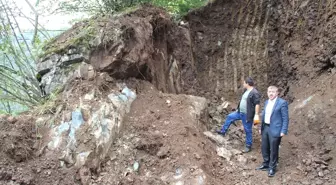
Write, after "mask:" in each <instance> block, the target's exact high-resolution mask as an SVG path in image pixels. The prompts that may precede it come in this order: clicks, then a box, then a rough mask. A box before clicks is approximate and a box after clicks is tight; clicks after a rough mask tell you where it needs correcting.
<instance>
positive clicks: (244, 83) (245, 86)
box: [243, 80, 248, 89]
mask: <svg viewBox="0 0 336 185" xmlns="http://www.w3.org/2000/svg"><path fill="white" fill-rule="evenodd" d="M243 87H244V88H245V89H247V87H248V84H247V83H246V82H245V80H244V81H243Z"/></svg>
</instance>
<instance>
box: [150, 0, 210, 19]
mask: <svg viewBox="0 0 336 185" xmlns="http://www.w3.org/2000/svg"><path fill="white" fill-rule="evenodd" d="M152 3H153V4H154V5H156V6H160V7H163V8H166V9H167V10H168V12H170V13H171V14H173V16H174V17H176V18H180V17H182V16H184V15H186V14H187V13H188V11H189V10H191V9H195V8H199V7H201V6H204V5H205V4H206V3H207V0H152Z"/></svg>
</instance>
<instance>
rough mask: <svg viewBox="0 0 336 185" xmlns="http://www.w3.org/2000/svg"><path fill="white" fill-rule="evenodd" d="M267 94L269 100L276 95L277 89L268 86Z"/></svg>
mask: <svg viewBox="0 0 336 185" xmlns="http://www.w3.org/2000/svg"><path fill="white" fill-rule="evenodd" d="M267 95H268V98H269V99H270V100H273V99H274V98H276V97H277V96H278V90H277V89H274V88H268V90H267Z"/></svg>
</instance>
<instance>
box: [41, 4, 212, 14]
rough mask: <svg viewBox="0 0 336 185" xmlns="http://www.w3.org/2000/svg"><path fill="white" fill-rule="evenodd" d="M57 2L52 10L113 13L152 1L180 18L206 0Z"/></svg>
mask: <svg viewBox="0 0 336 185" xmlns="http://www.w3.org/2000/svg"><path fill="white" fill-rule="evenodd" d="M45 1H48V0H45ZM57 2H58V7H57V8H56V9H55V10H54V12H62V13H64V12H65V13H74V12H86V13H89V14H100V15H106V14H114V13H116V12H122V11H125V10H127V9H128V8H130V7H134V6H138V5H140V4H143V3H152V4H153V5H156V6H160V7H163V8H165V9H167V10H168V11H169V12H170V13H171V14H172V15H173V16H174V17H175V18H180V17H182V16H183V15H185V14H186V13H188V11H189V10H191V9H194V8H199V7H201V6H204V5H205V4H206V3H207V2H208V0H98V1H97V0H88V1H82V0H72V1H68V0H59V1H57Z"/></svg>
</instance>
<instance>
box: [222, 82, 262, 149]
mask: <svg viewBox="0 0 336 185" xmlns="http://www.w3.org/2000/svg"><path fill="white" fill-rule="evenodd" d="M253 85H254V82H253V80H252V78H250V77H248V78H246V79H245V80H244V84H243V86H244V88H245V91H244V94H243V96H242V98H241V100H240V102H239V104H238V108H237V110H236V111H235V112H232V113H230V114H229V115H228V116H227V117H226V120H225V123H224V124H223V126H222V129H221V130H218V131H217V133H218V134H221V135H223V136H224V135H225V134H226V132H227V130H228V129H229V127H230V125H231V124H232V123H233V122H234V121H236V120H241V121H242V123H243V126H244V130H245V133H246V147H245V150H244V152H249V151H251V147H252V125H253V119H258V120H259V108H260V94H259V92H258V91H257V89H255V88H254V87H253Z"/></svg>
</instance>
